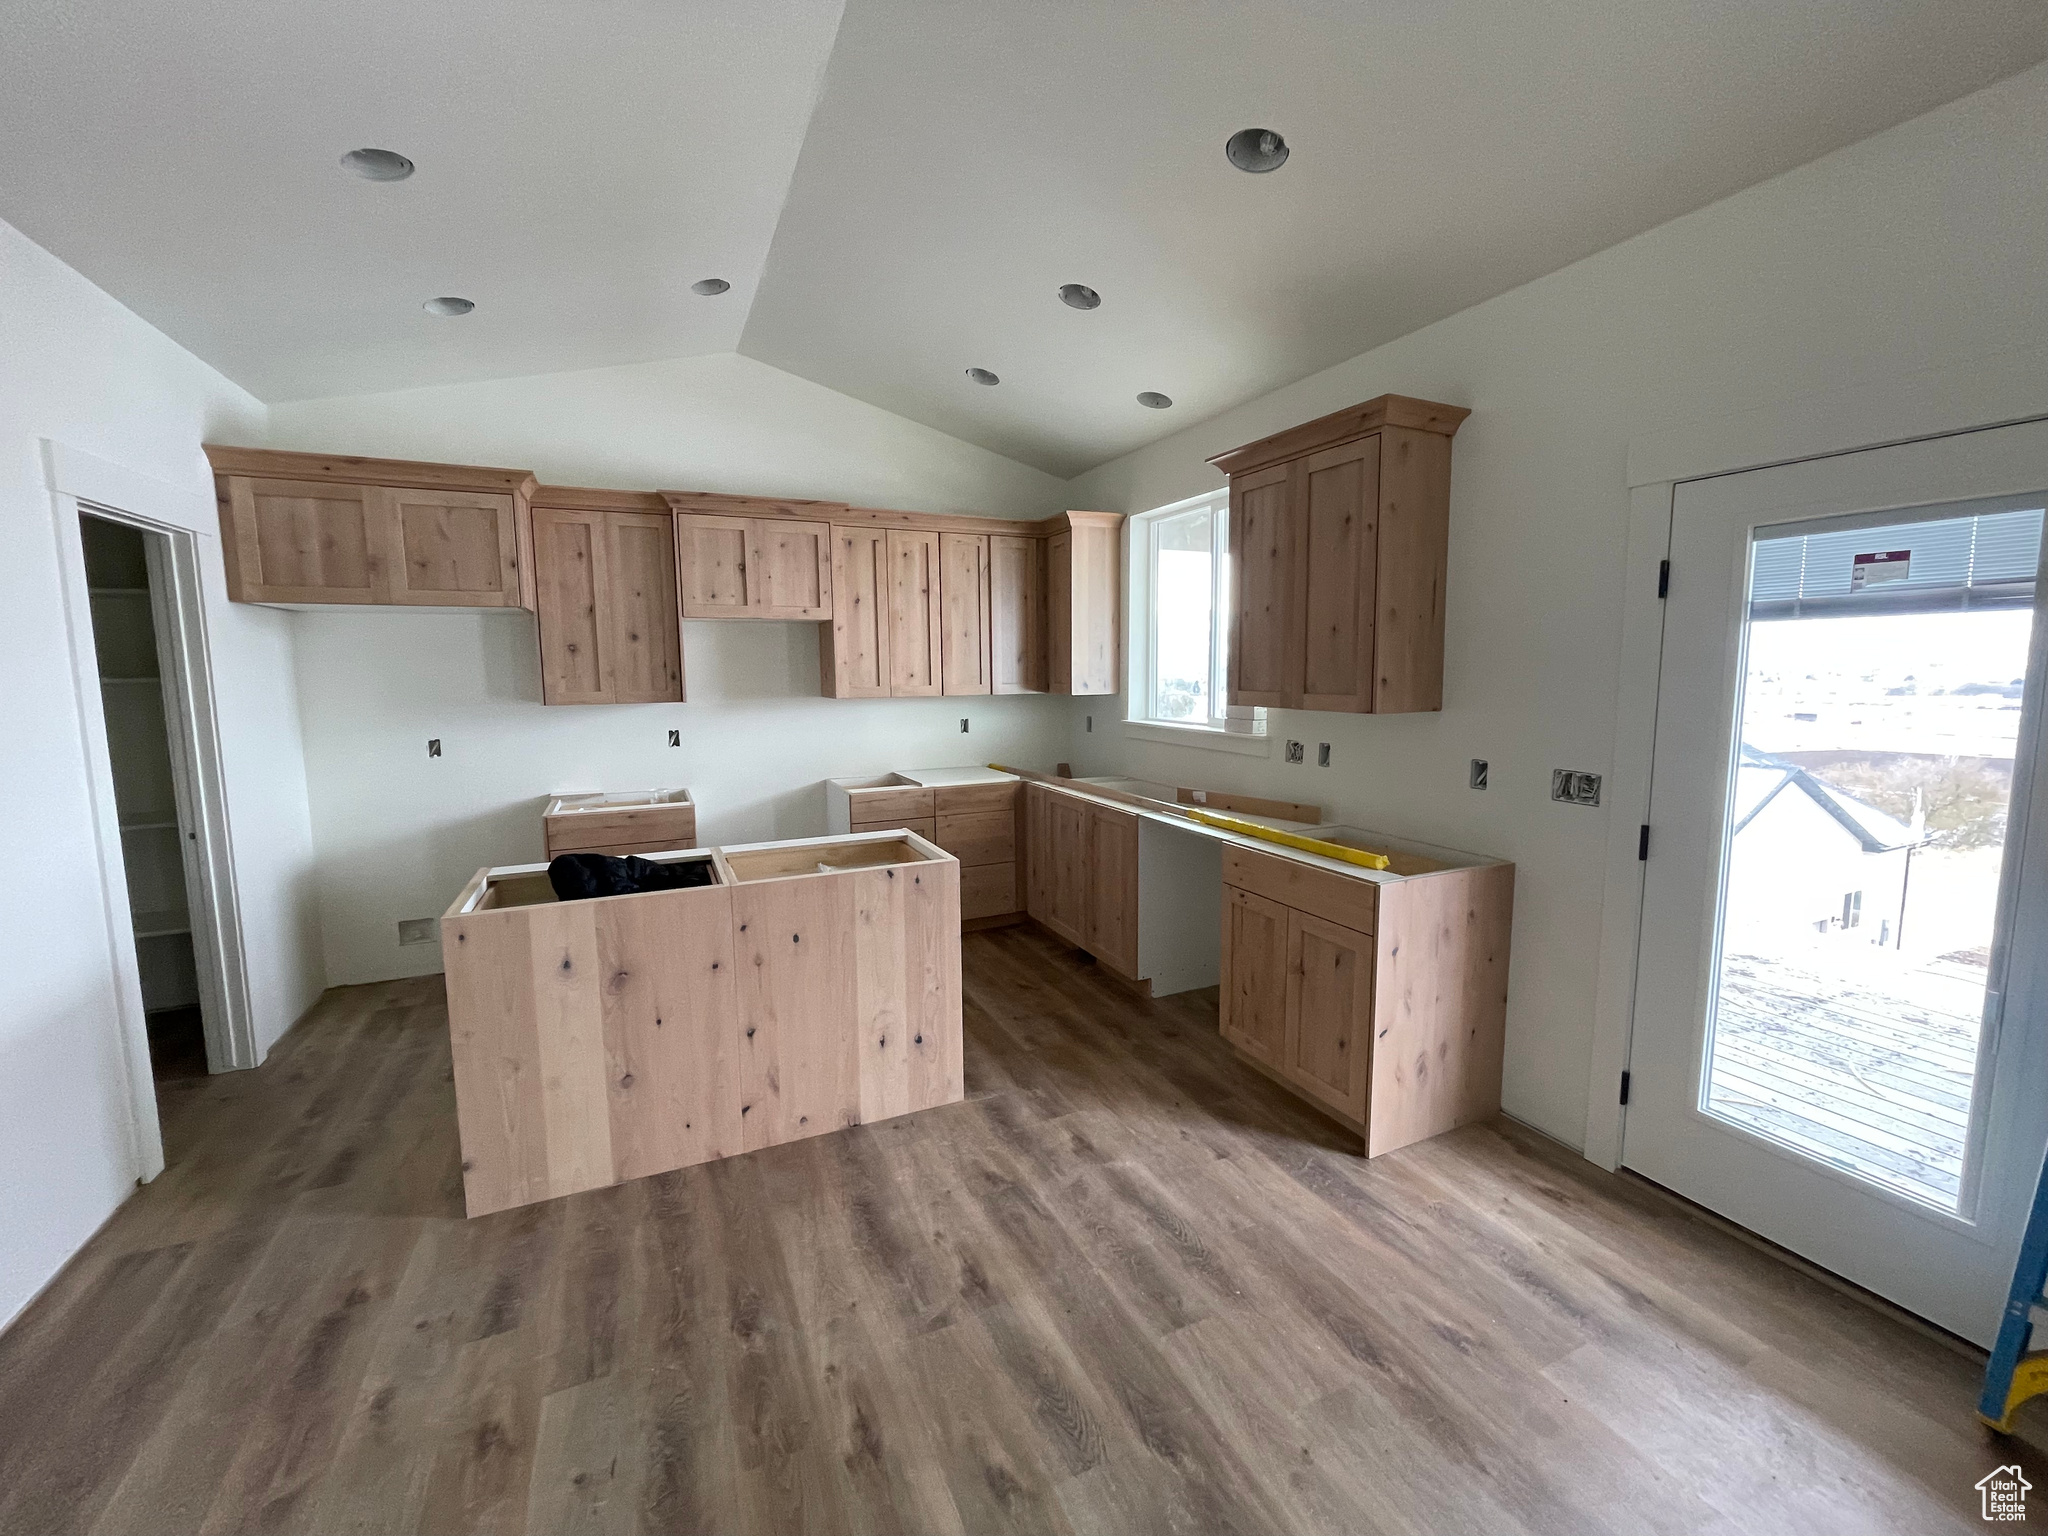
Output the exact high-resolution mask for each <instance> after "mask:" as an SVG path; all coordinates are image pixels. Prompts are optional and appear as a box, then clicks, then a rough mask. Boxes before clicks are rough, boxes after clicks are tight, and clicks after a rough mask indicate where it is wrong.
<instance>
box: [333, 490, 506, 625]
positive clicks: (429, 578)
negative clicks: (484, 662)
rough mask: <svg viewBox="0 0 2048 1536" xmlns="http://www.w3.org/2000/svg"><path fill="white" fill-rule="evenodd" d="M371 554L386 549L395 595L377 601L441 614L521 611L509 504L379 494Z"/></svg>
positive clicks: (480, 497) (374, 494) (493, 498)
mask: <svg viewBox="0 0 2048 1536" xmlns="http://www.w3.org/2000/svg"><path fill="white" fill-rule="evenodd" d="M370 497H371V500H370V506H371V509H372V512H373V514H374V516H375V522H374V523H373V524H372V526H371V531H370V534H371V540H372V545H371V547H372V548H375V547H376V541H377V540H379V539H380V538H381V539H382V540H383V541H384V565H385V569H386V571H387V572H388V574H389V577H390V582H391V590H390V593H389V595H388V596H386V597H384V598H382V599H380V601H383V602H389V603H410V604H417V605H419V606H422V607H437V608H517V607H519V606H520V591H519V527H518V523H517V521H516V519H515V516H514V509H513V503H512V498H511V497H510V496H508V495H499V494H495V493H477V492H470V491H415V490H402V489H395V488H391V487H384V486H380V487H377V488H376V489H374V490H372V491H371V493H370Z"/></svg>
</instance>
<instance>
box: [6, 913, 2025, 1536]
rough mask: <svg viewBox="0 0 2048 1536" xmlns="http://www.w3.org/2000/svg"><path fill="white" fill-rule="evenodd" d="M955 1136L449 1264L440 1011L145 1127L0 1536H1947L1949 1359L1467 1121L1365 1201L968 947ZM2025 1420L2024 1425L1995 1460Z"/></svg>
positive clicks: (477, 1246)
mask: <svg viewBox="0 0 2048 1536" xmlns="http://www.w3.org/2000/svg"><path fill="white" fill-rule="evenodd" d="M964 943H965V947H966V955H967V962H966V988H967V1086H968V1099H967V1102H965V1103H962V1104H958V1105H953V1106H949V1107H946V1108H943V1109H937V1110H932V1111H928V1112H926V1113H923V1114H919V1115H913V1116H910V1117H908V1118H907V1119H903V1120H897V1121H891V1122H885V1123H882V1124H878V1125H874V1126H867V1127H862V1128H858V1129H855V1130H852V1131H848V1132H844V1133H841V1134H838V1135H833V1136H826V1137H820V1138H816V1139H814V1140H810V1141H804V1142H799V1143H796V1144H793V1145H789V1146H784V1147H777V1148H772V1149H769V1150H767V1151H763V1152H759V1153H756V1154H753V1155H751V1156H747V1157H742V1158H735V1159H731V1160H728V1161H726V1162H722V1163H715V1164H711V1165H708V1166H705V1167H701V1168H693V1169H687V1170H684V1171H682V1172H679V1173H672V1174H665V1175H662V1176H660V1177H657V1178H653V1179H646V1180H641V1181H639V1182H637V1183H633V1184H629V1185H624V1186H620V1187H617V1188H613V1189H605V1190H598V1191H594V1192H592V1193H589V1194H582V1195H575V1196H571V1197H569V1198H568V1199H564V1200H556V1201H551V1202H548V1203H546V1204H542V1205H537V1206H532V1207H528V1208H525V1209H522V1210H517V1211H508V1212H505V1213H502V1214H500V1215H496V1216H490V1217H485V1218H482V1219H479V1220H476V1221H465V1220H464V1219H463V1216H462V1200H461V1184H460V1174H459V1172H458V1169H457V1153H456V1143H455V1116H454V1105H453V1099H452V1094H451V1089H450V1086H449V1066H448V1044H447V1034H446V1025H445V1019H444V1015H443V1010H442V1003H441V998H440V983H439V978H427V979H423V980H419V981H407V982H394V983H389V984H384V985H378V986H368V987H352V988H343V989H338V990H336V991H334V992H332V993H330V994H329V995H328V996H327V998H326V999H325V1000H324V1001H323V1002H322V1003H321V1005H320V1006H319V1008H318V1009H316V1010H315V1011H314V1012H313V1013H312V1014H311V1015H310V1016H309V1017H308V1018H307V1019H306V1020H305V1021H304V1022H302V1023H301V1024H300V1025H299V1027H298V1028H297V1029H296V1030H294V1031H293V1032H292V1034H291V1035H290V1036H289V1037H288V1038H287V1039H286V1040H285V1041H284V1042H283V1043H282V1044H281V1045H280V1046H279V1047H278V1048H277V1050H276V1051H275V1052H274V1053H273V1054H272V1056H271V1059H270V1061H269V1062H268V1063H267V1064H266V1065H264V1066H263V1067H262V1068H261V1069H259V1070H258V1071H255V1072H248V1073H240V1074H235V1075H232V1076H225V1077H216V1078H202V1079H198V1080H193V1081H187V1082H183V1083H177V1084H173V1085H171V1086H170V1087H169V1089H168V1090H167V1093H166V1104H165V1116H164V1124H165V1132H166V1138H167V1145H168V1151H169V1156H170V1164H171V1166H170V1168H169V1171H168V1172H166V1173H165V1174H164V1175H163V1176H162V1177H161V1178H160V1179H158V1180H157V1181H156V1182H155V1183H154V1184H152V1185H150V1186H149V1187H147V1188H146V1189H143V1190H141V1191H140V1192H139V1193H138V1194H137V1195H136V1196H135V1198H134V1199H133V1200H131V1201H130V1202H129V1203H128V1204H127V1205H126V1206H125V1207H124V1208H123V1209H122V1210H121V1211H120V1212H119V1213H118V1214H117V1215H116V1216H115V1217H114V1219H113V1220H112V1221H111V1222H110V1223H109V1224H108V1226H107V1228H106V1230H105V1231H103V1232H102V1233H100V1234H99V1235H98V1236H97V1237H96V1238H95V1239H94V1240H93V1241H92V1243H91V1244H90V1245H89V1246H88V1248H87V1249H86V1250H85V1252H84V1253H83V1254H82V1255H80V1257H79V1258H78V1260H77V1261H76V1262H75V1263H74V1264H73V1265H72V1266H71V1267H70V1268H69V1269H68V1270H67V1271H66V1272H65V1273H64V1274H63V1275H62V1276H61V1277H60V1278H59V1279H58V1281H57V1282H56V1284H55V1285H54V1286H53V1287H52V1288H51V1290H50V1291H49V1292H48V1293H47V1294H46V1295H45V1296H44V1297H43V1298H42V1299H40V1300H39V1301H38V1302H37V1303H36V1304H35V1305H34V1306H33V1307H32V1308H30V1309H29V1311H28V1312H27V1314H26V1315H25V1316H24V1317H23V1318H22V1319H21V1320H20V1321H19V1322H18V1323H17V1324H16V1325H15V1326H14V1327H13V1328H12V1329H11V1330H10V1331H9V1332H8V1333H7V1334H5V1335H4V1336H0V1530H4V1531H6V1532H10V1533H12V1532H36V1533H42V1532H60V1531H85V1530H94V1531H138V1532H153V1533H162V1532H176V1531H197V1530H206V1531H242V1530H253V1531H321V1532H328V1531H365V1532H399V1531H411V1530H419V1531H428V1532H456V1531H468V1530H502V1531H517V1530H531V1531H535V1532H550V1533H553V1532H571V1531H583V1530H606V1531H609V1530H622V1531H623V1530H650V1531H717V1532H738V1531H758V1532H764V1533H777V1536H781V1533H791V1532H799V1531H818V1532H825V1531H831V1532H841V1531H845V1532H861V1531H873V1532H910V1531H961V1530H965V1531H970V1532H993V1531H1003V1530H1026V1531H1055V1532H1057V1531H1077V1532H1079V1531H1087V1532H1114V1533H1126V1532H1142V1531H1260V1532H1265V1531H1276V1532H1277V1531H1331V1532H1347V1533H1370V1532H1405V1531H1445V1532H1478V1531H1484V1532H1487V1533H1490V1536H1507V1533H1512V1532H1519V1531H1545V1532H1558V1533H1561V1536H1598V1533H1602V1532H1615V1533H1623V1532H1630V1533H1632V1532H1673V1533H1678V1532H1685V1533H1721V1532H1738V1531H1740V1532H1770V1533H1781V1532H1793V1531H1797V1532H1801V1533H1824V1532H1877V1531H1899V1532H1913V1533H1924V1532H1937V1531H1948V1530H1954V1531H1963V1530H1971V1529H1977V1528H1979V1526H1980V1522H1979V1520H1978V1518H1977V1507H1976V1506H1977V1496H1976V1494H1975V1493H1974V1492H1973V1491H1972V1486H1971V1485H1972V1484H1973V1483H1974V1482H1975V1481H1976V1480H1977V1478H1979V1477H1980V1476H1982V1475H1983V1474H1984V1473H1985V1472H1986V1471H1989V1470H1990V1469H1991V1468H1992V1467H1994V1466H1996V1465H1998V1464H2000V1463H2001V1462H2002V1461H2010V1460H2012V1459H2014V1457H2015V1455H2017V1456H2018V1457H2019V1459H2021V1460H2022V1462H2023V1463H2024V1464H2025V1465H2026V1466H2027V1468H2028V1470H2029V1472H2030V1473H2032V1474H2033V1480H2034V1481H2035V1482H2037V1483H2042V1484H2043V1486H2044V1487H2048V1479H2043V1478H2042V1477H2041V1476H2040V1471H2041V1470H2048V1460H2043V1461H2042V1462H2041V1467H2040V1468H2039V1469H2037V1468H2036V1467H2035V1465H2034V1463H2035V1461H2036V1459H2037V1457H2036V1453H2035V1451H2034V1450H2033V1448H2032V1447H2031V1446H2029V1445H2026V1444H2023V1443H2021V1442H2018V1441H2005V1442H2001V1441H1998V1440H1996V1439H1995V1438H1993V1437H1991V1436H1989V1435H1988V1434H1986V1433H1985V1432H1984V1431H1982V1430H1981V1429H1980V1428H1979V1427H1978V1426H1977V1425H1976V1423H1975V1421H1974V1420H1973V1418H1972V1417H1971V1411H1970V1410H1971V1403H1972V1400H1973V1397H1974V1394H1975V1390H1976V1376H1977V1369H1978V1367H1977V1366H1976V1364H1975V1363H1974V1362H1973V1361H1971V1360H1970V1359H1968V1358H1966V1357H1964V1356H1962V1355H1961V1354H1959V1353H1957V1352H1955V1351H1953V1350H1951V1349H1950V1348H1948V1347H1946V1346H1945V1345H1943V1344H1942V1343H1939V1342H1937V1341H1934V1340H1931V1339H1928V1338H1926V1337H1923V1336H1922V1335H1920V1334H1919V1333H1917V1332H1915V1331H1913V1330H1911V1329H1909V1328H1907V1327H1905V1326H1903V1325H1901V1324H1899V1323H1897V1322H1895V1321H1892V1320H1890V1319H1888V1318H1886V1317H1883V1316H1881V1315H1878V1314H1877V1313H1875V1312H1873V1311H1872V1310H1870V1309H1868V1308H1866V1307H1864V1306H1862V1305H1860V1304H1858V1303H1857V1302H1855V1301H1853V1300H1851V1299H1849V1298H1847V1297H1845V1296H1843V1295H1841V1294H1839V1293H1838V1292H1836V1291H1834V1290H1832V1289H1830V1288H1828V1287H1826V1286H1824V1285H1822V1284H1820V1283H1819V1282H1817V1281H1815V1280H1813V1279H1811V1278H1808V1277H1807V1276H1805V1275H1802V1274H1800V1273H1798V1272H1797V1271H1795V1270H1793V1269H1791V1268H1789V1267H1787V1266H1784V1265H1782V1264H1780V1263H1778V1262H1776V1261H1774V1260H1772V1259H1770V1258H1768V1257H1766V1256H1764V1255H1762V1254H1760V1253H1758V1252H1756V1251H1755V1250H1753V1249H1751V1248H1749V1247H1747V1246H1744V1245H1743V1244H1741V1243H1739V1242H1737V1241H1735V1240H1734V1239H1732V1238H1730V1237H1728V1236H1726V1235H1724V1234H1722V1233H1721V1232H1719V1231H1717V1230H1715V1229H1714V1228H1713V1227H1711V1226H1709V1225H1707V1224H1705V1223H1703V1222H1701V1221H1699V1220H1697V1219H1695V1218H1694V1217H1692V1216H1690V1215H1688V1214H1686V1213H1685V1212H1683V1211H1680V1210H1678V1209H1676V1208H1675V1207H1673V1206H1671V1205H1670V1204H1668V1203H1666V1202H1664V1201H1663V1200H1661V1199H1659V1198H1657V1197H1656V1196H1654V1195H1652V1194H1649V1193H1647V1192H1645V1191H1643V1190H1641V1189H1640V1188H1637V1187H1635V1186H1633V1185H1632V1184H1630V1183H1629V1182H1628V1181H1626V1180H1622V1179H1618V1178H1613V1177H1609V1176H1607V1175H1604V1174H1601V1173H1599V1172H1598V1171H1596V1170H1594V1169H1592V1168H1591V1167H1590V1165H1588V1164H1586V1163H1584V1162H1583V1161H1582V1160H1580V1159H1578V1158H1576V1157H1574V1156H1572V1155H1571V1154H1570V1153H1568V1152H1566V1151H1563V1150H1562V1149H1559V1148H1557V1147H1555V1146H1553V1145H1551V1144H1549V1143H1547V1142H1545V1141H1544V1140H1542V1139H1541V1138H1539V1137H1537V1136H1535V1135H1533V1134H1531V1133H1528V1132H1526V1131H1522V1130H1519V1129H1517V1128H1515V1127H1514V1126H1512V1125H1511V1124H1508V1123H1506V1122H1502V1123H1499V1124H1496V1125H1494V1126H1490V1127H1477V1128H1473V1129H1470V1130H1466V1131H1462V1132H1459V1133H1456V1134H1454V1135H1451V1136H1447V1137H1442V1138H1439V1139H1437V1140H1435V1141H1430V1142H1426V1143H1422V1144H1420V1145H1417V1146H1413V1147H1410V1148H1408V1149H1406V1150H1404V1151H1401V1152H1397V1153H1394V1154H1391V1155H1390V1156H1387V1157H1384V1158H1382V1159H1379V1160H1378V1161H1375V1162H1373V1163H1370V1164H1368V1163H1365V1162H1362V1161H1360V1160H1359V1159H1358V1158H1356V1157H1355V1156H1352V1155H1350V1154H1349V1153H1348V1152H1347V1151H1345V1150H1344V1143H1343V1141H1342V1139H1341V1136H1340V1134H1339V1133H1337V1132H1335V1131H1334V1130H1333V1129H1331V1128H1329V1127H1327V1126H1326V1124H1325V1123H1324V1122H1322V1121H1321V1120H1319V1119H1318V1118H1317V1117H1316V1116H1315V1115H1314V1114H1313V1113H1312V1112H1310V1111H1308V1110H1307V1109H1305V1108H1303V1107H1302V1106H1301V1105H1300V1104H1298V1103H1297V1102H1296V1101H1295V1100H1294V1099H1293V1098H1292V1097H1290V1096H1289V1095H1288V1094H1286V1093H1284V1092H1282V1091H1281V1090H1280V1089H1279V1088H1277V1087H1274V1086H1272V1085H1271V1084H1269V1083H1267V1082H1266V1081H1265V1080H1264V1079H1263V1078H1261V1077H1259V1076H1258V1075H1257V1074H1256V1073H1253V1072H1250V1071H1248V1070H1246V1069H1244V1068H1242V1067H1241V1066H1239V1065H1238V1064H1237V1063H1236V1062H1234V1061H1233V1060H1232V1059H1231V1057H1230V1055H1229V1053H1228V1052H1227V1050H1226V1049H1225V1048H1224V1047H1223V1045H1222V1044H1221V1042H1220V1041H1219V1040H1218V1038H1217V1036H1216V1034H1215V1020H1216V1013H1215V1000H1214V995H1213V994H1191V995H1188V996H1184V997H1179V998H1173V999H1169V1000H1167V1001H1164V1002H1159V1003H1148V1002H1139V1001H1136V1000H1134V999H1133V998H1132V997H1131V995H1130V994H1129V993H1127V992H1125V991H1123V990H1122V989H1120V988H1117V987H1115V986H1114V985H1113V984H1111V983H1109V982H1107V981H1105V980H1104V979H1103V978H1101V977H1100V976H1099V975H1098V974H1097V973H1096V972H1095V971H1094V969H1093V968H1092V967H1090V966H1089V965H1087V964H1086V963H1084V962H1082V961H1081V960H1080V959H1079V958H1078V957H1077V956H1076V955H1075V954H1074V953H1073V952H1072V951H1069V950H1067V949H1065V948H1064V947H1062V946H1060V945H1059V944H1057V942H1056V941H1054V940H1052V939H1050V938H1048V937H1046V936H1045V935H1043V934H1041V933H1038V932H1036V931H1034V930H1030V929H1006V930H998V931H994V932H987V933H977V934H972V935H969V936H968V937H967V938H966V940H965V941H964ZM2033 1422H2034V1423H2036V1424H2038V1423H2040V1422H2041V1421H2040V1420H2038V1419H2037V1420H2035V1421H2033Z"/></svg>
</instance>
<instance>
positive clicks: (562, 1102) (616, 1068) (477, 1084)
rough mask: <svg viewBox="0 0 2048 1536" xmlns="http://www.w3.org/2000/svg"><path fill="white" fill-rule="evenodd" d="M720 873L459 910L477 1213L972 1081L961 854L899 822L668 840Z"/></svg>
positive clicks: (461, 1124)
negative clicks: (783, 838) (757, 839)
mask: <svg viewBox="0 0 2048 1536" xmlns="http://www.w3.org/2000/svg"><path fill="white" fill-rule="evenodd" d="M655 857H656V859H657V860H658V861H660V862H676V861H698V862H702V863H704V864H707V865H709V866H710V868H711V871H712V877H713V880H714V883H713V884H711V885H707V886H699V887H693V888H687V889H682V890H670V891H652V892H646V893H643V894H640V895H635V896H613V897H604V898H600V899H597V900H591V901H572V902H560V901H557V900H555V897H554V892H553V890H552V889H551V888H550V886H549V884H548V878H547V870H546V868H545V866H542V865H517V866H510V867H507V868H502V869H490V870H479V871H478V872H477V875H476V877H475V878H474V879H473V880H472V881H471V882H470V883H469V885H468V886H467V887H466V888H465V889H464V891H463V893H462V895H461V896H459V897H458V898H457V899H456V902H455V904H454V905H453V906H452V907H451V908H450V909H449V911H448V913H447V915H446V916H445V917H444V918H443V919H442V923H441V931H442V945H443V948H444V951H445V954H446V964H447V978H446V981H447V991H448V1028H449V1039H450V1045H451V1050H452V1054H453V1058H454V1072H455V1101H456V1123H457V1128H458V1131H459V1134H460V1137H461V1142H462V1179H463V1192H464V1197H465V1202H466V1205H467V1208H468V1211H469V1214H470V1215H471V1216H482V1215H485V1214H487V1213H489V1212H492V1211H501V1210H506V1209H508V1208H510V1207H513V1206H519V1205H526V1204H529V1203H531V1202H533V1201H536V1200H546V1199H552V1198H554V1197H555V1196H558V1195H567V1194H573V1193H575V1192H576V1191H578V1190H585V1189H596V1188H601V1187H603V1186H605V1185H609V1184H616V1183H620V1182H622V1181H624V1180H626V1179H633V1178H640V1177H642V1176H644V1175H647V1174H650V1173H660V1172H664V1171H666V1170H669V1169H673V1168H684V1167H689V1166H691V1165H693V1164H696V1163H703V1162H709V1161H712V1160H714V1159H717V1158H721V1157H730V1156H733V1155H735V1154H737V1153H741V1152H747V1151H752V1150H754V1149H756V1148H759V1147H766V1146H774V1145H777V1144H779V1143H781V1142H785V1141H791V1140H795V1139H798V1138H800V1137H805V1136H815V1135H822V1134H825V1133H826V1132H830V1131H835V1130H839V1129H841V1128H843V1127H845V1126H849V1125H858V1124H861V1123H863V1122H865V1121H869V1120H879V1119H886V1118H889V1117H892V1116H895V1115H900V1114H907V1113H909V1112H911V1111H913V1110H918V1109H927V1108H931V1107H932V1106H934V1105H938V1104H949V1103H954V1102H957V1101H958V1100H959V1099H960V1097H961V1093H962V1086H963V1084H962V1067H961V1008H960V941H959V931H960V866H959V864H958V862H957V861H955V860H954V859H952V858H951V857H950V856H948V855H947V854H946V853H944V852H943V851H942V850H941V849H939V848H938V847H936V846H935V845H934V844H932V843H930V842H928V841H925V840H923V839H920V838H916V837H905V836H903V835H901V834H899V833H882V834H876V835H871V836H867V837H844V838H812V839H806V840H803V841H800V842H796V843H771V844H759V845H753V846H749V847H739V848H719V849H715V850H692V851H690V852H686V853H673V854H658V855H656V856H655Z"/></svg>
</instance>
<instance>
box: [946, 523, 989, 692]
mask: <svg viewBox="0 0 2048 1536" xmlns="http://www.w3.org/2000/svg"><path fill="white" fill-rule="evenodd" d="M939 602H940V612H941V627H940V635H939V676H940V682H941V685H942V691H944V692H946V693H957V694H967V693H988V692H990V691H991V690H990V681H989V624H988V612H989V551H988V537H987V536H986V535H985V534H970V533H942V534H940V535H939Z"/></svg>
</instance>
